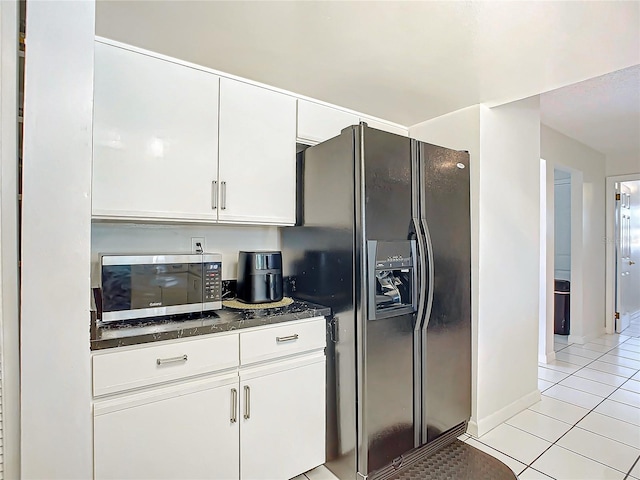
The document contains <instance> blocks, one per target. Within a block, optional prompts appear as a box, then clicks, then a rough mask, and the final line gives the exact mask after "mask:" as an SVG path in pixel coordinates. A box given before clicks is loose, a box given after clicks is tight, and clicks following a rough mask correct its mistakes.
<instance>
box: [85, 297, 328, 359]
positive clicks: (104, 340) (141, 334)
mask: <svg viewBox="0 0 640 480" xmlns="http://www.w3.org/2000/svg"><path fill="white" fill-rule="evenodd" d="M328 315H331V309H330V308H329V307H323V306H322V305H315V304H313V303H309V302H304V301H302V300H294V302H293V303H292V304H291V305H287V306H286V307H277V308H268V309H261V310H236V309H230V308H226V307H223V308H222V310H216V311H214V312H207V314H206V315H202V316H200V317H194V316H191V317H189V318H182V319H179V320H176V319H175V318H160V319H158V318H155V319H151V320H140V321H137V322H111V323H107V324H101V323H100V322H97V321H95V319H92V321H91V350H101V349H105V348H113V347H123V346H126V345H137V344H141V343H148V342H157V341H160V340H171V339H174V338H183V337H192V336H196V335H206V334H211V333H218V332H228V331H230V330H239V329H242V328H249V327H259V326H262V325H271V324H275V323H282V322H288V321H291V320H302V319H305V318H313V317H320V316H328Z"/></svg>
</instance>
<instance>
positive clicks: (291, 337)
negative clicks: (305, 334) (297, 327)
mask: <svg viewBox="0 0 640 480" xmlns="http://www.w3.org/2000/svg"><path fill="white" fill-rule="evenodd" d="M298 338H300V337H299V335H298V334H297V333H294V334H293V335H289V336H288V337H276V342H278V343H283V342H292V341H294V340H297V339H298Z"/></svg>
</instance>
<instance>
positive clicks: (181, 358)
mask: <svg viewBox="0 0 640 480" xmlns="http://www.w3.org/2000/svg"><path fill="white" fill-rule="evenodd" d="M187 360H188V358H187V356H186V355H180V356H179V357H171V358H158V359H156V364H157V365H164V364H165V363H176V362H186V361H187Z"/></svg>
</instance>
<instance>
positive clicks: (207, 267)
mask: <svg viewBox="0 0 640 480" xmlns="http://www.w3.org/2000/svg"><path fill="white" fill-rule="evenodd" d="M220 300H222V263H221V262H210V263H205V264H204V301H205V302H216V301H220Z"/></svg>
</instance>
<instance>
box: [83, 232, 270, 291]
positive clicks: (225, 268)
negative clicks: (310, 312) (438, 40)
mask: <svg viewBox="0 0 640 480" xmlns="http://www.w3.org/2000/svg"><path fill="white" fill-rule="evenodd" d="M191 237H204V239H205V245H204V248H205V250H206V251H207V252H211V253H222V278H223V280H229V279H236V278H237V269H238V268H237V267H238V252H239V251H240V250H279V249H280V237H279V234H278V227H269V226H228V225H216V226H207V225H157V224H156V225H152V224H146V225H145V224H140V225H137V224H127V223H115V224H112V223H95V224H94V225H93V226H92V228H91V265H92V269H91V273H92V275H91V276H92V282H93V285H97V283H96V282H97V280H98V275H99V269H98V261H99V259H98V254H100V253H156V252H169V253H176V252H186V253H189V252H191Z"/></svg>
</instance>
